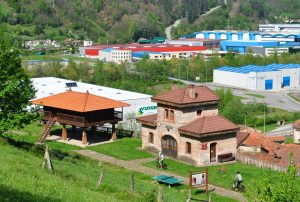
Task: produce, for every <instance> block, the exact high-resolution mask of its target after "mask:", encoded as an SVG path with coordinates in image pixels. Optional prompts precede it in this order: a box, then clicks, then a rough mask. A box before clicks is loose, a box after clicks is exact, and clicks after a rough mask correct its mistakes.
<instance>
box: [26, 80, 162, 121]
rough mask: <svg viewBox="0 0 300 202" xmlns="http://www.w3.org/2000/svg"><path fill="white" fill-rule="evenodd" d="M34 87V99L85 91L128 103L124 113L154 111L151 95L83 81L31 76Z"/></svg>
mask: <svg viewBox="0 0 300 202" xmlns="http://www.w3.org/2000/svg"><path fill="white" fill-rule="evenodd" d="M31 80H32V83H33V85H34V88H35V89H36V93H35V99H41V98H44V97H48V96H51V95H56V94H59V93H63V92H65V91H67V90H72V91H76V92H82V93H86V92H87V91H88V92H89V93H91V94H94V95H96V96H101V97H106V98H109V99H113V100H116V101H122V102H126V103H128V104H129V105H130V106H128V107H125V108H124V115H125V116H126V114H128V113H129V114H130V113H135V115H136V116H142V115H147V114H152V113H156V106H157V104H156V103H155V102H151V95H146V94H142V93H135V92H131V91H125V90H120V89H115V88H109V87H104V86H98V85H93V84H88V83H83V82H75V81H72V80H67V79H60V78H55V77H43V78H32V79H31Z"/></svg>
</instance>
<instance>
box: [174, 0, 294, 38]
mask: <svg viewBox="0 0 300 202" xmlns="http://www.w3.org/2000/svg"><path fill="white" fill-rule="evenodd" d="M299 9H300V1H299V0H227V4H226V5H225V4H223V6H222V8H221V9H218V10H216V11H215V12H213V13H212V14H210V15H207V16H205V17H200V18H198V19H196V20H194V21H193V22H192V23H187V21H182V23H181V24H180V25H179V26H177V28H176V29H174V30H173V36H175V37H177V36H181V35H183V34H190V33H193V32H196V31H201V30H225V29H229V30H231V29H234V30H251V31H253V30H258V25H259V23H285V22H286V21H293V22H298V23H300V13H299Z"/></svg>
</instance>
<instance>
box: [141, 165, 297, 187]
mask: <svg viewBox="0 0 300 202" xmlns="http://www.w3.org/2000/svg"><path fill="white" fill-rule="evenodd" d="M166 163H167V165H168V172H171V173H174V174H177V175H180V176H183V177H188V173H189V171H199V170H201V169H204V168H199V167H196V166H192V165H188V164H185V163H181V162H178V161H175V160H173V159H166ZM145 166H148V167H151V168H156V165H155V161H152V162H148V163H145ZM223 166H224V167H225V169H226V171H225V172H224V173H220V172H219V169H220V168H221V167H223ZM238 170H239V171H240V172H241V174H242V176H243V178H244V184H245V186H246V188H247V186H250V185H251V183H252V181H254V180H259V179H261V178H262V177H263V176H264V174H265V175H266V176H268V177H269V178H270V179H271V183H280V176H281V175H282V173H279V172H277V171H272V170H270V169H262V168H257V167H255V166H251V165H245V164H242V163H235V164H229V165H220V166H209V167H208V179H209V183H211V184H214V185H217V186H221V187H224V188H227V189H230V188H231V186H232V183H233V179H234V177H235V174H236V171H238ZM296 184H297V189H299V190H300V178H298V179H297V182H296Z"/></svg>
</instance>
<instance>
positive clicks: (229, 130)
mask: <svg viewBox="0 0 300 202" xmlns="http://www.w3.org/2000/svg"><path fill="white" fill-rule="evenodd" d="M219 100H220V98H219V97H218V96H217V95H216V94H215V93H214V92H213V91H212V90H210V89H209V88H208V87H206V86H192V85H190V86H188V87H186V88H180V89H176V88H175V86H173V89H172V90H171V91H169V92H166V93H162V94H159V95H156V96H154V97H152V101H153V102H157V106H158V107H157V114H155V115H150V116H144V117H139V118H138V119H137V120H138V122H140V123H141V124H142V147H143V148H144V149H147V150H150V151H156V152H158V151H162V152H163V154H165V155H168V156H171V157H173V158H178V159H180V160H185V161H188V162H190V163H193V164H195V165H201V166H202V165H209V164H215V163H219V162H223V161H229V160H233V159H234V156H235V154H236V146H237V140H236V135H237V132H238V131H239V127H238V126H237V125H235V124H234V123H232V122H231V121H229V120H227V119H225V118H223V117H221V116H219V115H218V102H219Z"/></svg>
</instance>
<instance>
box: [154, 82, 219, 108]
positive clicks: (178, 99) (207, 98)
mask: <svg viewBox="0 0 300 202" xmlns="http://www.w3.org/2000/svg"><path fill="white" fill-rule="evenodd" d="M190 88H191V87H186V88H181V89H175V90H172V91H169V92H166V93H162V94H159V95H156V96H154V97H152V101H154V102H157V103H173V104H175V105H187V104H197V103H206V102H217V101H219V100H220V98H219V97H218V96H217V95H216V94H215V93H214V92H213V91H212V90H210V89H209V88H208V87H206V86H194V90H195V93H196V98H195V99H193V98H191V97H190V96H189V90H190Z"/></svg>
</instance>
